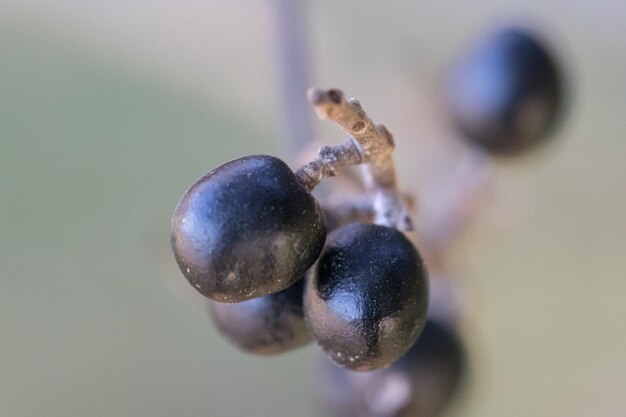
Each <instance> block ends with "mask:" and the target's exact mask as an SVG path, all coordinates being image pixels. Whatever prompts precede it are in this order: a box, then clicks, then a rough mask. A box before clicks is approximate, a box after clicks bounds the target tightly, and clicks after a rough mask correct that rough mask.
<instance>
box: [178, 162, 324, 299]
mask: <svg viewBox="0 0 626 417" xmlns="http://www.w3.org/2000/svg"><path fill="white" fill-rule="evenodd" d="M325 238H326V226H325V223H324V214H323V212H322V210H321V208H320V207H319V205H318V203H317V201H316V200H315V199H314V198H313V196H311V194H310V193H308V192H307V191H306V190H305V189H304V188H303V187H302V185H301V184H300V183H299V182H298V181H297V179H296V176H295V174H294V173H293V171H291V169H290V168H289V167H288V166H287V165H286V164H285V163H284V162H282V161H281V160H280V159H278V158H275V157H272V156H264V155H255V156H248V157H243V158H239V159H235V160H233V161H230V162H227V163H225V164H224V165H221V166H219V167H217V168H215V169H214V170H213V171H211V172H209V173H208V174H206V175H204V176H203V177H202V178H200V179H199V180H198V181H196V182H195V183H194V184H193V185H192V186H191V188H189V190H187V192H186V193H185V194H184V195H183V196H182V198H181V199H180V202H179V203H178V206H177V207H176V210H175V212H174V216H173V218H172V229H171V235H170V242H171V244H172V249H173V251H174V256H175V257H176V261H177V262H178V265H179V266H180V269H181V271H182V272H183V274H184V275H185V277H186V278H187V280H188V281H189V282H190V283H191V284H192V285H193V286H194V287H195V288H196V289H197V290H198V291H199V292H201V293H202V294H204V295H205V296H207V297H209V298H210V299H212V300H215V301H220V302H226V303H234V302H241V301H245V300H248V299H252V298H256V297H261V296H264V295H267V294H272V293H275V292H278V291H280V290H283V289H285V288H287V287H289V286H290V285H292V284H293V283H294V282H295V281H297V280H298V279H299V278H300V277H302V276H303V275H304V273H305V272H306V270H307V269H308V268H309V267H310V266H311V265H312V264H313V263H314V262H315V260H316V259H317V256H318V255H319V253H320V251H321V249H322V247H323V246H324V240H325Z"/></svg>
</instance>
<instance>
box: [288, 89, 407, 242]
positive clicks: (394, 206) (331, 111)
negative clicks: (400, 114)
mask: <svg viewBox="0 0 626 417" xmlns="http://www.w3.org/2000/svg"><path fill="white" fill-rule="evenodd" d="M308 96H309V101H310V102H311V104H312V105H313V106H314V107H315V110H316V112H317V115H318V116H319V117H320V119H325V120H333V121H335V122H336V123H337V124H338V125H339V127H341V129H342V130H343V131H344V132H345V133H347V134H348V135H349V138H348V139H346V140H345V141H344V142H342V143H340V144H338V145H333V146H325V147H323V148H322V149H321V150H320V153H319V155H318V156H317V158H316V159H315V160H313V161H311V162H309V163H308V164H306V165H305V166H303V167H302V168H300V169H299V170H298V171H297V173H296V174H297V176H298V178H299V179H300V181H301V182H302V184H303V185H304V186H305V187H306V188H307V189H308V190H312V189H313V188H315V186H316V185H317V184H318V183H319V182H320V181H321V180H322V179H323V178H325V177H328V176H332V175H335V173H336V170H337V169H338V168H340V167H343V166H347V165H357V164H364V165H363V178H364V182H365V186H366V188H367V189H368V191H370V192H371V194H372V196H373V207H374V212H375V220H374V221H375V222H376V223H377V224H381V225H385V226H389V227H395V228H398V229H399V230H403V231H408V230H412V228H413V226H412V223H411V220H410V218H409V216H408V212H407V209H406V206H405V205H404V203H403V200H402V197H401V196H400V195H399V193H398V189H397V182H396V170H395V166H394V162H393V158H392V157H391V153H392V152H393V150H394V147H395V145H394V141H393V136H392V135H391V133H389V131H388V130H387V129H386V128H385V126H383V125H375V124H374V122H372V119H370V118H369V116H368V115H367V114H366V113H365V111H364V110H363V109H362V108H361V105H360V104H359V102H358V101H357V100H355V99H350V100H348V101H346V100H345V99H344V95H343V93H342V92H341V91H340V90H337V89H330V90H321V89H319V88H316V87H313V88H311V89H310V90H309V92H308Z"/></svg>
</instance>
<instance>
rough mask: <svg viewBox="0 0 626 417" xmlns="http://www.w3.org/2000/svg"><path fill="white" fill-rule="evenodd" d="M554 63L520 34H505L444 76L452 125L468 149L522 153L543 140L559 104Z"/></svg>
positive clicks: (480, 46)
mask: <svg viewBox="0 0 626 417" xmlns="http://www.w3.org/2000/svg"><path fill="white" fill-rule="evenodd" d="M561 84H562V80H561V75H560V71H559V68H558V66H557V63H556V61H555V60H554V58H553V57H552V56H551V53H550V51H548V50H547V49H546V48H545V47H544V46H543V45H542V44H541V42H540V41H539V40H538V39H536V38H535V36H534V35H533V34H532V33H531V32H529V31H528V30H525V29H523V28H515V27H512V28H505V29H501V30H499V31H496V32H495V33H492V34H491V35H490V36H488V37H487V38H486V39H485V40H484V41H483V42H482V43H479V44H477V45H475V46H474V47H473V48H471V49H470V50H469V51H468V52H467V53H466V54H465V55H464V56H463V57H462V58H461V59H460V60H459V61H458V62H457V63H456V65H455V66H454V68H453V70H452V71H451V72H450V73H449V74H448V77H447V80H446V83H445V89H444V93H445V99H446V102H447V105H448V108H449V111H450V113H451V116H452V120H453V123H454V124H455V125H456V127H457V128H458V129H459V130H460V131H461V133H463V134H464V135H465V136H466V139H467V140H469V141H470V142H471V143H472V144H475V145H478V146H480V147H482V148H484V149H485V150H487V151H489V152H491V153H493V154H499V155H507V154H509V155H515V154H518V153H523V152H524V151H527V150H529V149H531V148H534V147H535V146H536V145H538V144H540V143H541V142H543V141H544V139H545V138H546V135H547V133H548V132H549V131H550V129H551V128H552V127H553V125H554V124H555V121H556V119H557V116H558V113H559V109H560V107H561V103H562V85H561Z"/></svg>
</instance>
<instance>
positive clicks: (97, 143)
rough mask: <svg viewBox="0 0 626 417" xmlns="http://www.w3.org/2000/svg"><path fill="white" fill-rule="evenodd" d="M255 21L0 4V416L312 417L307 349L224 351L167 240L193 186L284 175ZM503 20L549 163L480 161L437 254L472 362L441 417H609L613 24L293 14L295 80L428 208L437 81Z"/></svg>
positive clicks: (153, 1)
mask: <svg viewBox="0 0 626 417" xmlns="http://www.w3.org/2000/svg"><path fill="white" fill-rule="evenodd" d="M272 10H273V8H272V3H271V2H269V1H235V2H219V1H206V0H205V1H183V2H175V1H171V0H169V1H166V0H150V1H148V0H138V1H133V2H128V1H122V0H110V1H107V2H94V1H87V0H83V1H79V0H0V265H1V266H2V272H1V274H2V278H1V280H0V416H2V417H31V416H47V417H56V416H59V417H61V416H63V417H67V416H77V417H78V416H81V417H82V416H107V417H110V416H151V417H156V416H164V417H165V416H168V417H169V416H178V417H185V416H217V417H219V416H259V417H261V416H268V417H269V416H272V417H275V416H302V417H307V416H315V415H317V412H316V410H315V406H314V404H313V401H312V399H311V396H310V391H311V390H312V387H313V381H312V376H311V366H312V364H311V362H312V357H313V356H314V355H313V352H314V351H315V350H316V349H317V348H316V347H314V346H309V347H307V348H305V349H301V350H298V351H295V352H292V353H289V354H286V355H284V356H280V357H275V358H257V357H251V356H247V355H245V354H243V353H240V352H239V351H237V350H236V349H234V348H232V347H230V346H229V345H228V344H227V343H226V342H225V340H224V339H223V338H222V337H221V336H220V335H219V334H218V333H217V332H216V330H215V329H214V327H213V326H212V324H211V323H210V322H209V319H208V317H207V314H206V308H205V304H204V302H203V300H202V297H201V296H199V295H198V294H197V293H196V292H195V291H194V290H193V289H192V288H191V287H190V286H189V285H188V284H187V283H186V282H184V279H183V278H182V276H181V274H180V273H179V272H178V271H177V267H176V265H175V262H174V260H173V257H172V256H171V254H170V251H169V243H168V229H169V220H170V216H171V213H172V211H173V209H174V206H175V204H176V202H177V200H178V198H179V197H180V195H181V194H182V193H183V191H184V190H185V189H186V187H187V186H188V185H189V184H190V183H191V182H192V181H194V180H195V179H196V178H198V177H199V176H200V175H201V174H203V173H204V172H205V171H207V170H209V169H210V168H212V167H214V166H216V165H217V164H219V163H222V162H224V161H226V160H228V159H232V158H234V157H237V156H240V155H244V154H252V153H272V154H277V155H279V156H282V157H286V158H287V157H288V155H287V153H286V152H285V151H283V150H280V149H278V142H277V140H276V136H277V131H278V126H279V124H280V121H281V115H280V114H279V112H278V109H279V102H278V97H277V93H276V91H277V88H278V80H277V76H276V71H277V68H276V64H275V62H276V59H275V53H276V50H275V45H274V43H275V40H274V33H275V27H274V26H275V19H274V16H273V12H272ZM520 18H524V19H530V21H531V22H534V23H535V24H538V25H539V26H540V27H543V28H544V29H546V30H547V31H546V33H547V34H549V35H550V39H552V40H553V43H554V45H556V46H557V50H558V52H559V54H560V56H561V58H562V59H563V62H564V64H565V66H566V67H567V69H568V73H569V81H570V86H571V87H572V88H571V94H570V97H571V98H572V101H571V104H570V106H569V110H568V113H567V118H566V120H565V123H564V124H563V126H562V129H561V130H560V131H559V133H558V140H557V141H555V143H554V144H553V145H552V146H550V147H548V148H547V149H546V150H545V152H542V153H541V154H538V155H535V157H534V158H525V159H524V160H523V161H518V162H515V163H512V164H508V163H506V164H505V163H496V164H494V166H493V167H492V169H491V170H492V174H493V180H492V182H491V184H490V192H489V193H488V196H489V199H488V201H484V202H483V203H484V204H483V207H482V208H481V211H480V214H479V215H478V217H477V221H476V222H475V224H474V225H473V226H472V227H471V230H469V231H468V233H467V234H466V235H465V236H464V238H463V239H462V240H461V241H460V242H458V243H457V244H456V245H455V246H454V248H452V249H451V262H452V265H453V267H452V268H453V271H454V273H455V275H456V276H457V277H458V279H459V280H460V281H461V282H462V283H463V288H464V290H465V292H466V296H467V303H466V305H467V318H466V320H465V324H464V329H465V335H466V336H467V338H468V342H469V344H470V346H471V349H472V357H473V360H474V363H473V381H472V385H471V386H470V387H469V389H468V390H467V393H466V395H465V399H464V401H462V402H461V403H460V404H459V405H458V406H457V407H456V409H455V410H453V412H454V415H458V416H468V417H473V416H506V417H527V416H534V417H554V416H568V417H582V416H603V417H613V416H615V417H618V416H624V415H625V413H626V395H625V394H626V326H625V325H624V318H625V317H626V308H625V307H624V297H625V295H626V273H625V271H626V256H624V254H623V251H624V249H626V140H624V135H625V133H626V117H625V114H624V108H625V107H626V106H625V105H626V81H625V79H624V74H626V42H624V39H626V28H625V26H624V22H626V3H625V2H623V1H613V2H610V1H606V2H582V1H575V2H571V1H565V0H558V1H553V2H549V3H545V2H540V1H524V2H522V1H513V2H504V1H485V0H480V1H475V2H463V3H461V2H450V1H428V2H410V1H397V2H389V3H387V4H385V3H382V2H374V1H345V2H333V1H328V0H321V1H318V2H311V3H309V8H308V16H307V20H308V23H309V27H308V30H309V33H310V51H309V57H310V59H311V62H312V63H313V64H312V66H311V72H312V74H313V75H314V77H313V81H314V82H315V83H316V84H319V85H322V86H339V87H341V88H343V89H344V90H345V91H346V92H347V93H348V94H349V95H356V96H358V97H359V99H360V100H361V102H362V103H363V105H364V106H365V108H366V109H368V111H369V112H370V114H371V115H372V116H373V117H374V118H375V119H376V120H379V121H384V122H385V124H386V125H387V126H389V127H390V129H391V130H392V131H393V132H394V134H395V136H396V138H397V142H398V148H399V149H400V150H401V151H400V152H399V169H400V172H401V174H402V185H403V186H404V187H405V188H407V189H410V190H412V191H414V192H416V193H419V194H420V196H421V199H422V200H425V201H428V199H429V198H436V194H437V187H436V186H433V185H432V184H437V181H439V179H440V178H442V177H443V176H444V173H445V172H446V171H447V170H448V169H449V167H450V164H451V163H453V161H452V158H451V155H454V154H455V152H456V153H458V147H455V146H456V145H454V144H453V141H447V140H445V138H446V137H448V136H450V132H449V131H448V130H447V127H446V125H445V121H444V119H443V117H442V116H441V114H440V112H439V110H438V106H437V99H436V97H437V95H436V90H437V81H438V77H439V74H440V73H441V71H442V70H443V69H444V68H445V65H446V63H448V62H449V61H450V60H451V59H453V57H454V56H455V55H456V54H457V53H458V52H459V51H460V50H461V48H462V47H463V45H465V44H467V42H468V41H469V40H471V39H472V37H475V36H476V35H477V34H478V33H480V32H481V31H483V30H485V29H486V28H488V27H491V26H492V25H494V24H497V23H501V22H502V21H507V20H509V19H514V20H517V19H520ZM322 131H324V132H328V135H329V136H328V137H329V139H328V140H329V141H333V140H337V139H339V138H340V137H341V135H339V134H338V132H337V131H336V129H328V127H326V126H325V127H323V128H322ZM331 135H332V136H331ZM291 163H292V165H295V161H294V160H293V159H291ZM429 185H430V186H429Z"/></svg>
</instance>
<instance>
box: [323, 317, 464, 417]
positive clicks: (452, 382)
mask: <svg viewBox="0 0 626 417" xmlns="http://www.w3.org/2000/svg"><path fill="white" fill-rule="evenodd" d="M325 362H326V365H325V366H323V368H322V370H323V374H320V377H321V378H323V381H320V382H319V383H320V385H321V387H322V389H321V390H320V394H321V398H320V400H321V401H320V402H321V404H322V405H323V406H324V415H331V416H337V417H339V416H341V417H357V416H358V417H378V416H388V417H435V416H439V415H441V414H442V412H443V411H444V409H445V408H446V406H447V405H449V404H450V401H451V399H452V398H453V396H454V394H455V393H456V392H457V391H458V389H459V386H460V385H461V383H462V381H463V378H464V375H465V373H466V371H467V369H466V368H467V363H466V362H467V358H466V353H465V347H464V345H463V343H462V341H461V339H460V338H459V336H458V334H457V333H456V332H455V331H454V330H453V329H452V328H450V327H448V326H447V325H445V324H442V323H440V322H437V321H435V320H432V319H428V321H427V323H426V326H425V327H424V331H423V332H422V334H421V335H420V337H419V339H418V340H417V342H415V344H414V345H413V347H411V349H410V350H409V351H408V352H407V353H406V354H405V355H404V356H402V358H400V359H399V360H398V361H396V362H395V363H393V364H392V365H391V366H390V367H388V368H385V369H378V370H376V371H373V372H367V373H362V372H350V371H348V370H345V369H342V368H339V367H337V366H332V365H330V363H329V362H328V361H325Z"/></svg>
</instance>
